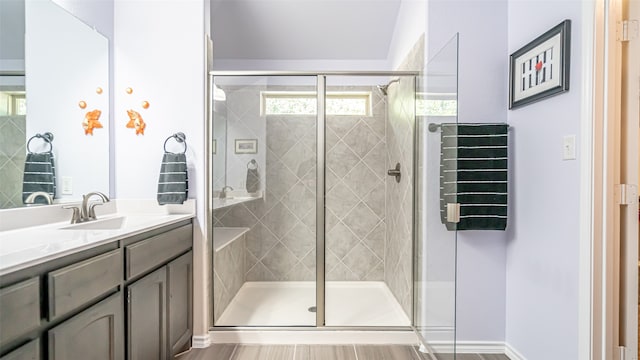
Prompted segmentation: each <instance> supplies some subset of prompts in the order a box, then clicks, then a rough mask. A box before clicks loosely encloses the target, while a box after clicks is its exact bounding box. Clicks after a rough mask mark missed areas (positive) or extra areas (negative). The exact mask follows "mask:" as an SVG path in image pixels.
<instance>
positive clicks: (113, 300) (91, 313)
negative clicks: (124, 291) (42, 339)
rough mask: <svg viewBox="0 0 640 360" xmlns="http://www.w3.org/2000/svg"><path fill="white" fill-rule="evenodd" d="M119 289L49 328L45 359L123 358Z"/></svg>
mask: <svg viewBox="0 0 640 360" xmlns="http://www.w3.org/2000/svg"><path fill="white" fill-rule="evenodd" d="M122 312H123V304H122V295H121V293H116V294H115V295H112V296H110V297H109V298H107V299H105V300H103V301H101V302H99V303H97V304H96V305H94V306H92V307H90V308H89V309H87V310H85V311H83V312H81V313H79V314H78V315H75V316H74V317H72V318H71V319H69V320H67V321H65V322H63V323H62V324H60V325H58V326H56V327H54V328H53V329H51V330H49V332H48V337H49V357H48V358H49V360H68V359H83V360H94V359H95V360H124V334H123V331H124V324H123V316H122Z"/></svg>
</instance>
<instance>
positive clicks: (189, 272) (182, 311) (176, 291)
mask: <svg viewBox="0 0 640 360" xmlns="http://www.w3.org/2000/svg"><path fill="white" fill-rule="evenodd" d="M167 288H168V290H169V304H168V314H167V319H168V321H169V323H168V325H169V350H168V351H169V354H170V356H171V358H172V359H173V357H174V356H175V355H176V354H178V353H180V352H182V351H185V350H188V349H189V345H190V340H191V334H192V332H193V331H192V326H191V325H192V317H193V316H192V307H193V304H192V301H193V252H191V251H189V252H188V253H186V254H184V255H182V256H181V257H179V258H177V259H176V260H174V261H172V262H170V263H169V264H168V265H167Z"/></svg>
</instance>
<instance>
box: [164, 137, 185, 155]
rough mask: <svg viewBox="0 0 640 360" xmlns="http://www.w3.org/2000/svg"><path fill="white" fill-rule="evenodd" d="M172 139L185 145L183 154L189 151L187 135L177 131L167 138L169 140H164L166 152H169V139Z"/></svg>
mask: <svg viewBox="0 0 640 360" xmlns="http://www.w3.org/2000/svg"><path fill="white" fill-rule="evenodd" d="M170 139H175V140H176V141H177V142H178V143H182V144H183V145H184V151H183V152H182V153H181V154H185V153H186V152H187V140H186V139H187V137H186V136H185V134H184V133H182V132H177V133H175V134H173V135H171V136H169V137H168V138H167V140H165V141H164V152H168V151H167V141H169V140H170Z"/></svg>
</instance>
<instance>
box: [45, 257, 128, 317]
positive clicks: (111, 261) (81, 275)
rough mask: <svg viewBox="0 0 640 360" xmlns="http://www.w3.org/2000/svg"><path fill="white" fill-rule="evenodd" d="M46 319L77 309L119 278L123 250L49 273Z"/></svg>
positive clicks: (120, 279)
mask: <svg viewBox="0 0 640 360" xmlns="http://www.w3.org/2000/svg"><path fill="white" fill-rule="evenodd" d="M47 280H48V282H49V318H50V319H53V318H55V317H57V316H60V315H63V314H65V313H67V312H69V311H71V310H73V309H76V308H78V307H80V306H82V305H84V304H86V303H88V302H90V301H91V300H94V299H96V298H98V297H100V295H104V294H106V293H107V292H109V291H110V290H112V289H114V288H115V287H116V286H118V285H119V284H120V282H121V281H122V251H121V250H120V249H117V250H113V251H111V252H108V253H106V254H103V255H99V256H96V257H92V258H91V259H87V260H85V261H81V262H79V263H77V264H73V265H70V266H67V267H64V268H62V269H59V270H56V271H53V272H50V273H49V274H48V279H47Z"/></svg>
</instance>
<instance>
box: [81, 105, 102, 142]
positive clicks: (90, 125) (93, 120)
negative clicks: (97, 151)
mask: <svg viewBox="0 0 640 360" xmlns="http://www.w3.org/2000/svg"><path fill="white" fill-rule="evenodd" d="M100 115H102V111H100V110H98V109H96V110H93V111H89V112H87V113H86V115H85V116H84V121H83V122H82V127H83V128H84V134H85V135H91V136H93V129H102V124H101V123H100Z"/></svg>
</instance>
